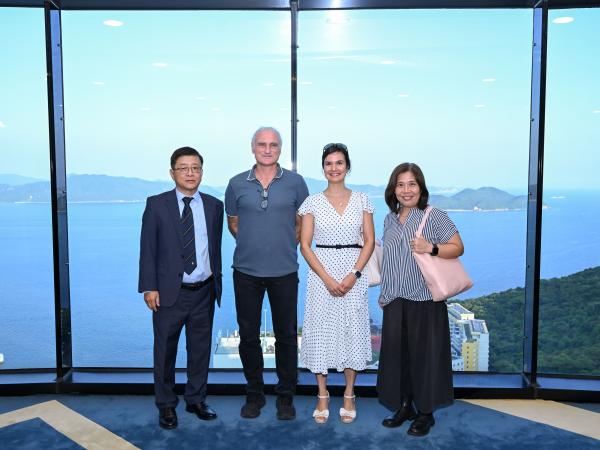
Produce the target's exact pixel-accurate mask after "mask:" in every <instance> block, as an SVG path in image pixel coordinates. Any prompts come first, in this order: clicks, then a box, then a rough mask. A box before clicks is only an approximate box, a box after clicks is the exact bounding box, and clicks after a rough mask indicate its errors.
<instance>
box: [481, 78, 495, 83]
mask: <svg viewBox="0 0 600 450" xmlns="http://www.w3.org/2000/svg"><path fill="white" fill-rule="evenodd" d="M481 81H483V82H484V83H493V82H494V81H496V79H495V78H494V77H488V78H483V79H482V80H481Z"/></svg>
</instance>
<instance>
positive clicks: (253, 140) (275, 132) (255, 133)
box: [251, 127, 282, 148]
mask: <svg viewBox="0 0 600 450" xmlns="http://www.w3.org/2000/svg"><path fill="white" fill-rule="evenodd" d="M263 131H270V132H271V133H274V134H275V136H277V140H278V141H279V148H281V145H282V142H281V134H279V131H277V128H274V127H260V128H259V129H258V130H256V131H255V132H254V134H253V135H252V143H251V145H252V148H254V144H256V136H257V135H258V134H259V133H262V132H263Z"/></svg>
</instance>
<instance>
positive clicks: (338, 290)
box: [323, 276, 345, 297]
mask: <svg viewBox="0 0 600 450" xmlns="http://www.w3.org/2000/svg"><path fill="white" fill-rule="evenodd" d="M323 283H325V287H326V288H327V290H328V291H329V293H330V294H331V295H333V296H334V297H342V296H343V295H344V294H345V292H344V289H343V288H342V285H341V284H340V283H338V282H337V281H335V280H334V279H333V278H331V277H330V276H326V277H325V278H324V279H323Z"/></svg>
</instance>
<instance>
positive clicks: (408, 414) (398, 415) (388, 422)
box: [381, 399, 417, 428]
mask: <svg viewBox="0 0 600 450" xmlns="http://www.w3.org/2000/svg"><path fill="white" fill-rule="evenodd" d="M416 417H417V411H415V408H414V406H413V404H412V399H405V400H403V401H402V406H401V407H400V409H399V410H398V411H396V412H395V413H394V414H390V415H389V416H387V417H386V418H385V419H383V421H382V422H381V425H383V426H384V427H387V428H396V427H399V426H400V425H402V424H403V423H404V422H406V421H407V420H413V419H416Z"/></svg>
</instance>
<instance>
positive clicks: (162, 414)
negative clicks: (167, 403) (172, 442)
mask: <svg viewBox="0 0 600 450" xmlns="http://www.w3.org/2000/svg"><path fill="white" fill-rule="evenodd" d="M158 424H159V425H160V426H161V428H165V429H167V430H172V429H173V428H177V413H176V412H175V408H160V409H159V410H158Z"/></svg>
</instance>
